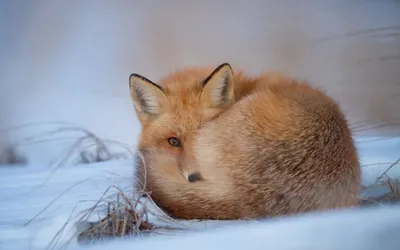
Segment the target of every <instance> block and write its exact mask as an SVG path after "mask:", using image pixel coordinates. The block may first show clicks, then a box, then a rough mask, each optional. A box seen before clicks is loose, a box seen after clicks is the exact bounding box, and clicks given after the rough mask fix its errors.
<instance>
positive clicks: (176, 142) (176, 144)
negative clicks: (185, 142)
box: [168, 137, 181, 147]
mask: <svg viewBox="0 0 400 250" xmlns="http://www.w3.org/2000/svg"><path fill="white" fill-rule="evenodd" d="M168 143H169V144H170V145H171V146H173V147H180V146H181V141H179V139H178V138H176V137H170V138H168Z"/></svg>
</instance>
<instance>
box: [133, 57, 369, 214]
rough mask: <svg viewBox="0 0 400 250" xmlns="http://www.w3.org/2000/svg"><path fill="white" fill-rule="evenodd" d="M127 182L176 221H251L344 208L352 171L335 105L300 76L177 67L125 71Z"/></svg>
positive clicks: (355, 177) (356, 173)
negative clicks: (132, 166)
mask: <svg viewBox="0 0 400 250" xmlns="http://www.w3.org/2000/svg"><path fill="white" fill-rule="evenodd" d="M129 86H130V96H131V99H132V101H133V106H134V109H135V113H136V116H137V118H138V120H139V122H140V125H141V131H140V135H139V138H138V152H139V155H140V159H141V160H138V161H137V164H136V175H137V176H136V177H137V182H136V187H137V188H138V189H142V190H146V192H147V193H148V196H149V198H151V199H152V200H153V201H154V203H155V204H156V205H157V206H158V207H159V208H161V209H162V210H163V211H164V212H165V213H166V214H168V215H169V216H171V217H174V218H177V219H217V220H235V219H259V218H268V217H275V216H285V215H294V214H301V213H308V212H318V211H327V210H335V209H346V208H352V207H355V206H357V205H358V204H359V194H360V192H361V169H360V163H359V157H358V153H357V150H356V147H355V143H354V140H353V136H352V133H351V130H350V128H349V125H348V122H347V119H346V117H345V115H344V113H343V111H342V110H341V108H340V106H339V104H338V103H337V102H336V101H334V100H333V99H332V98H331V97H329V96H328V95H327V94H326V93H325V92H324V91H322V90H320V89H318V88H316V87H313V86H312V85H311V84H310V83H309V82H307V81H304V80H298V79H295V78H294V77H290V76H287V75H284V74H282V73H278V72H263V73H260V74H259V75H254V76H252V75H250V74H246V72H245V71H241V70H238V71H236V70H235V71H234V70H233V68H232V66H231V65H230V64H229V63H223V64H220V65H219V66H217V67H212V66H211V67H210V66H203V67H201V66H200V67H186V68H181V69H179V70H177V71H174V72H172V73H170V74H168V75H166V76H164V77H162V78H161V79H159V81H158V82H157V83H155V82H153V81H151V80H149V79H148V78H146V77H144V76H142V75H140V74H137V73H134V74H131V75H130V77H129Z"/></svg>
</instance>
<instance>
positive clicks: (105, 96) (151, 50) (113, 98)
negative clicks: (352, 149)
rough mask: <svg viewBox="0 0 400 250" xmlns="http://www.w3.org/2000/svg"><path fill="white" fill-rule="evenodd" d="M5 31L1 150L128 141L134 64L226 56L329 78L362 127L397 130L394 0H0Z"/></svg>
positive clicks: (142, 67) (176, 64) (32, 156)
mask: <svg viewBox="0 0 400 250" xmlns="http://www.w3.org/2000/svg"><path fill="white" fill-rule="evenodd" d="M0 35H1V39H0V148H2V150H3V151H4V149H5V148H8V149H10V148H14V147H15V148H17V149H18V152H20V153H21V154H22V155H23V156H21V157H26V159H28V160H29V161H30V162H31V163H38V164H39V163H47V162H49V161H51V160H52V159H53V158H54V157H55V155H57V154H56V153H55V152H54V151H55V150H59V151H60V152H62V151H63V150H65V148H64V149H63V148H62V147H61V146H70V145H71V144H74V143H75V142H76V140H77V138H81V136H82V135H80V134H79V133H78V134H77V133H76V132H82V133H83V135H88V134H89V135H90V136H92V134H90V133H94V134H95V135H96V136H93V137H94V138H98V137H99V138H103V139H104V140H109V141H110V142H111V141H114V142H118V143H120V144H121V145H122V144H123V145H128V147H130V148H134V146H135V143H136V140H137V137H136V136H137V134H138V133H139V132H140V126H139V123H138V121H137V120H136V116H135V113H134V109H133V106H132V102H131V100H130V96H129V88H128V78H129V75H130V74H131V73H139V74H142V75H144V76H146V77H148V78H149V79H152V80H153V81H155V82H157V80H158V79H159V78H160V77H161V76H163V75H164V74H167V73H168V72H170V71H173V70H177V69H180V68H181V67H186V66H203V65H217V64H220V63H222V62H229V63H231V64H232V65H233V67H234V68H241V69H245V70H248V71H249V73H251V74H257V73H260V72H262V71H282V72H284V73H286V74H289V75H291V76H295V77H298V78H301V79H303V80H308V81H310V82H311V83H312V84H313V85H315V86H318V87H322V88H324V89H325V90H326V91H327V93H328V94H329V95H331V96H332V97H333V98H334V99H336V100H337V101H338V102H339V103H340V104H341V105H342V108H343V110H344V112H345V113H346V115H347V116H348V119H349V120H350V122H351V124H352V127H353V128H354V130H355V133H356V135H357V136H361V137H362V136H389V137H394V136H399V135H400V127H399V125H398V124H399V123H400V122H399V121H400V120H399V119H400V109H399V108H400V80H399V79H400V1H397V0H327V1H321V0H302V1H299V0H275V1H274V0H264V1H261V0H240V1H239V0H230V1H228V0H215V1H194V0H131V1H128V0H113V1H112V0H108V1H105V0H96V1H95V0H83V1H82V0H80V1H78V0H68V1H64V0H60V1H51V0H35V1H28V0H0ZM55 122H58V123H55ZM61 122H65V124H64V123H61ZM67 123H68V124H67ZM70 124H74V125H70ZM63 126H64V127H69V129H65V130H62V129H61V130H60V127H63ZM74 126H77V127H80V128H82V129H77V131H73V130H74V129H71V127H72V128H73V127H74ZM10 128H11V129H10ZM88 131H90V132H88ZM60 133H64V134H65V133H68V135H64V134H63V135H58V137H54V136H55V134H60ZM74 133H75V134H74ZM35 136H37V137H35ZM49 136H50V137H51V136H53V137H51V138H53V139H51V138H50V137H49ZM56 142H57V143H56ZM81 156H82V155H81ZM82 157H83V158H84V157H85V156H82ZM86 157H88V156H86Z"/></svg>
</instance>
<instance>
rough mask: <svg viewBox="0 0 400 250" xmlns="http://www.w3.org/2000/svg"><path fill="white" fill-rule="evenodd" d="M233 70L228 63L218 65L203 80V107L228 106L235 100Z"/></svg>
mask: <svg viewBox="0 0 400 250" xmlns="http://www.w3.org/2000/svg"><path fill="white" fill-rule="evenodd" d="M233 84H234V80H233V71H232V68H231V66H230V65H229V64H228V63H224V64H221V65H220V66H218V67H217V68H216V69H215V70H214V71H213V72H212V73H211V74H210V75H209V76H208V77H207V79H206V80H204V83H203V90H202V93H201V97H200V98H201V103H202V106H203V108H219V107H224V106H229V105H230V104H232V103H233V102H234V101H235V96H234V86H233Z"/></svg>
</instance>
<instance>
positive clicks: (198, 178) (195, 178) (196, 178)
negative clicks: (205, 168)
mask: <svg viewBox="0 0 400 250" xmlns="http://www.w3.org/2000/svg"><path fill="white" fill-rule="evenodd" d="M201 180H203V178H202V177H201V174H200V173H193V174H191V175H189V177H188V181H189V182H196V181H201Z"/></svg>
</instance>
